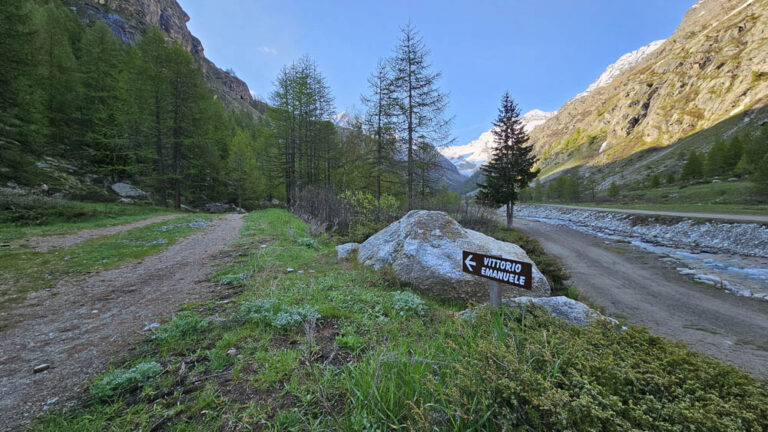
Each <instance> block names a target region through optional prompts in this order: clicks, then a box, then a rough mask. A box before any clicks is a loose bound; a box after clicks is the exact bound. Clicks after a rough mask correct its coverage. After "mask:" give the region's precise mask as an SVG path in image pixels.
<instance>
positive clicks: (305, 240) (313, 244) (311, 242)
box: [296, 237, 320, 250]
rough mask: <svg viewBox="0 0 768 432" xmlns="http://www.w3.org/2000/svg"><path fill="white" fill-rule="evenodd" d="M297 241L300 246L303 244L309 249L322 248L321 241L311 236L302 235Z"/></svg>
mask: <svg viewBox="0 0 768 432" xmlns="http://www.w3.org/2000/svg"><path fill="white" fill-rule="evenodd" d="M296 243H298V245H299V246H303V247H305V248H307V249H314V250H319V249H320V243H318V242H317V240H315V239H313V238H311V237H302V238H300V239H298V240H296Z"/></svg>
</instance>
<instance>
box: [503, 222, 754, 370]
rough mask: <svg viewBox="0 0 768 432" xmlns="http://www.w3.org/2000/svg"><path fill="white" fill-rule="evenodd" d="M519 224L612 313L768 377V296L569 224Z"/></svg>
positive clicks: (592, 296)
mask: <svg viewBox="0 0 768 432" xmlns="http://www.w3.org/2000/svg"><path fill="white" fill-rule="evenodd" d="M514 227H515V228H517V229H519V230H521V231H523V232H525V233H526V234H528V235H530V236H532V237H534V238H536V239H538V240H539V241H540V242H541V244H542V246H544V249H545V250H546V251H547V253H549V254H550V255H553V256H555V257H557V258H558V259H560V261H561V262H562V264H563V265H564V266H565V267H566V268H567V269H568V271H569V272H570V274H571V282H572V283H573V284H574V285H575V286H576V287H577V288H578V289H579V291H580V292H581V293H583V294H584V295H585V297H587V298H588V299H589V300H590V301H591V302H592V303H594V304H595V305H597V306H598V307H600V308H601V309H602V310H603V311H604V312H606V313H607V314H608V315H614V316H618V317H620V318H625V319H626V321H627V322H628V323H629V324H634V325H640V326H647V327H648V328H649V329H650V330H651V331H652V332H653V333H655V334H659V335H662V336H666V337H668V338H670V339H675V340H681V341H683V342H686V343H687V344H688V346H689V347H690V348H691V349H693V350H696V351H699V352H702V353H705V354H709V355H712V356H713V357H716V358H719V359H721V360H723V361H725V362H727V363H731V364H733V365H736V366H739V367H742V368H744V369H745V370H746V371H747V372H749V373H750V374H752V375H755V376H760V377H768V302H766V301H761V300H756V299H752V298H747V297H738V296H735V295H733V294H730V293H725V292H723V291H722V290H719V289H716V288H714V287H711V286H705V285H702V284H697V283H694V282H691V281H689V280H687V279H686V278H685V277H683V276H681V275H680V274H679V273H678V272H677V270H675V269H674V268H673V267H672V266H670V265H669V264H666V263H664V262H663V261H661V260H660V259H659V256H658V255H655V254H652V253H649V252H646V251H644V250H642V249H638V248H635V247H632V246H629V245H626V244H619V243H617V244H613V245H610V246H608V245H606V244H605V240H604V239H601V238H599V237H596V236H593V235H590V234H586V233H582V232H580V231H576V230H574V229H571V228H568V227H566V226H562V225H550V224H546V223H543V222H535V221H529V220H525V219H520V218H517V219H515V223H514Z"/></svg>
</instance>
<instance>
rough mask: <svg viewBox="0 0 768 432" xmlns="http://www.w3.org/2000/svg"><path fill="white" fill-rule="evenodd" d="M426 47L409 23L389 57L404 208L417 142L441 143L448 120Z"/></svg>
mask: <svg viewBox="0 0 768 432" xmlns="http://www.w3.org/2000/svg"><path fill="white" fill-rule="evenodd" d="M428 57H429V49H428V48H427V47H426V45H425V44H424V41H423V39H422V37H421V35H419V32H418V31H417V30H416V29H415V28H414V27H413V26H412V25H411V24H410V23H409V24H408V25H407V26H405V27H403V28H402V29H401V35H400V41H399V43H398V45H397V47H396V48H395V52H394V55H393V56H392V58H391V59H390V67H391V69H392V82H393V86H394V98H395V100H396V101H397V108H398V111H399V112H398V114H399V116H398V121H397V134H398V136H399V137H400V138H401V139H402V140H404V147H405V151H406V162H407V165H406V170H407V174H406V182H407V189H408V192H407V194H408V209H409V210H410V209H412V208H413V207H414V185H415V182H416V178H415V176H416V169H417V167H416V159H415V152H416V150H417V149H416V147H417V146H418V145H419V142H420V141H422V142H425V143H428V144H430V145H432V146H441V145H443V143H444V142H446V141H447V140H448V135H449V132H450V126H451V123H452V119H447V118H445V110H446V107H447V106H448V95H447V94H446V93H443V92H441V91H440V89H439V88H438V87H437V81H438V80H439V79H440V76H441V74H440V72H433V71H432V66H431V64H430V63H429V61H428Z"/></svg>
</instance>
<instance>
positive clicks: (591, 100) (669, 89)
mask: <svg viewBox="0 0 768 432" xmlns="http://www.w3.org/2000/svg"><path fill="white" fill-rule="evenodd" d="M766 103H768V0H749V1H747V0H701V1H699V2H698V3H696V4H695V5H694V6H693V7H692V8H691V9H690V10H689V11H688V13H687V14H686V15H685V17H684V19H683V22H682V24H681V25H680V26H679V27H678V29H677V31H676V32H675V33H674V34H673V35H672V36H671V37H670V38H669V39H668V40H667V41H666V42H664V43H663V44H662V45H661V46H660V47H659V48H658V49H656V50H655V51H653V52H652V53H651V54H649V55H648V56H647V57H645V58H644V59H643V60H642V61H641V62H640V63H638V64H637V65H636V66H635V67H633V68H631V69H630V70H628V71H626V72H624V73H623V74H620V75H619V76H617V77H616V78H615V79H614V80H613V81H612V82H611V83H610V84H609V85H607V86H605V87H602V88H598V89H595V90H593V91H592V92H590V93H589V94H588V95H585V96H583V97H579V98H575V99H572V100H571V101H569V102H568V103H566V104H565V105H564V106H563V107H562V108H561V109H560V110H559V111H558V113H557V115H556V116H554V117H553V118H552V119H550V120H549V121H547V122H546V123H544V124H543V125H541V126H540V127H538V128H536V129H535V130H534V131H532V133H531V141H532V142H533V143H534V145H535V147H536V151H537V153H539V155H540V166H541V168H542V173H543V174H544V175H545V176H546V175H550V174H552V173H554V172H557V171H560V170H563V169H567V168H569V167H573V166H577V165H604V164H607V163H610V162H615V161H618V160H621V159H624V158H626V157H628V156H630V155H632V154H634V153H636V152H638V151H641V150H644V149H648V148H653V147H663V146H667V145H670V144H672V143H674V142H676V141H677V140H679V139H681V138H683V137H686V136H688V135H690V134H692V133H694V132H696V131H699V130H703V129H706V128H708V127H711V126H713V125H715V124H716V123H718V122H720V121H723V120H725V119H727V118H729V117H731V116H734V115H736V114H739V113H742V112H745V111H747V110H749V109H750V108H755V107H760V106H763V105H765V104H766Z"/></svg>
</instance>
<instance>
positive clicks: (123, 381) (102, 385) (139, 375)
mask: <svg viewBox="0 0 768 432" xmlns="http://www.w3.org/2000/svg"><path fill="white" fill-rule="evenodd" d="M162 371H163V367H162V366H160V365H159V364H157V363H155V362H148V363H139V364H137V365H136V366H134V367H132V368H130V369H117V370H116V371H114V372H112V373H110V374H109V375H106V376H105V377H103V378H101V379H100V380H98V381H96V382H95V383H93V384H92V385H91V388H90V392H91V396H92V397H93V398H94V399H96V400H104V399H109V398H111V397H113V396H115V395H117V394H119V393H122V392H125V391H129V390H131V389H133V388H135V387H136V386H138V385H139V384H141V383H143V382H145V381H147V380H148V379H150V378H153V377H155V376H157V375H158V374H160V372H162Z"/></svg>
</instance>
